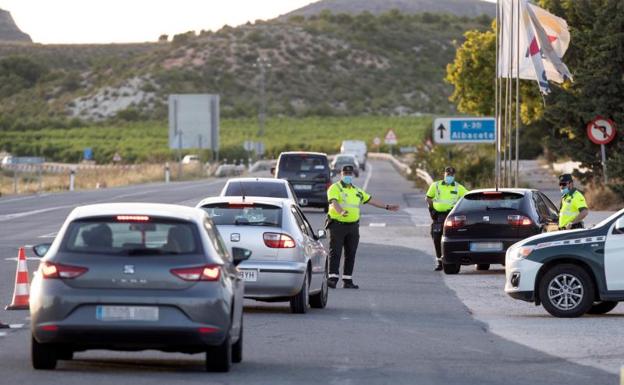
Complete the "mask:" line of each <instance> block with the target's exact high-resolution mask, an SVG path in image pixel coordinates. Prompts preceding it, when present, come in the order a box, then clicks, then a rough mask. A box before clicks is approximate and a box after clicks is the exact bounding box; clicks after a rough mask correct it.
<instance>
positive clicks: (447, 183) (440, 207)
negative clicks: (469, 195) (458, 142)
mask: <svg viewBox="0 0 624 385" xmlns="http://www.w3.org/2000/svg"><path fill="white" fill-rule="evenodd" d="M467 191H468V190H466V188H465V187H464V186H462V185H461V184H459V183H457V182H456V181H455V169H454V168H453V167H446V168H445V169H444V180H439V181H437V182H433V183H432V184H431V186H429V190H427V197H426V200H427V206H428V207H429V214H430V215H431V219H432V220H433V222H432V223H431V238H433V244H434V246H435V252H436V261H437V264H436V267H435V269H434V270H435V271H440V270H442V260H441V258H442V245H441V243H442V230H444V221H445V220H446V216H447V215H448V213H449V212H450V211H451V210H452V209H453V207H455V204H456V203H457V201H458V200H459V199H461V197H463V196H464V195H465V194H466V192H467Z"/></svg>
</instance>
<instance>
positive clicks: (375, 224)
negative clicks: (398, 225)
mask: <svg viewBox="0 0 624 385" xmlns="http://www.w3.org/2000/svg"><path fill="white" fill-rule="evenodd" d="M368 226H370V227H386V224H385V223H374V222H371V223H369V224H368Z"/></svg>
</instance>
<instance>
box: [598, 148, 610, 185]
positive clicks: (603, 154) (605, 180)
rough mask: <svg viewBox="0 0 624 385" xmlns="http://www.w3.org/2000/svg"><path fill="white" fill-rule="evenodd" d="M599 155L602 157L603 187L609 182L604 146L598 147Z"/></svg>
mask: <svg viewBox="0 0 624 385" xmlns="http://www.w3.org/2000/svg"><path fill="white" fill-rule="evenodd" d="M600 153H601V155H602V174H603V175H604V183H605V185H606V184H607V183H608V182H609V179H608V178H607V153H606V151H605V145H604V144H601V145H600Z"/></svg>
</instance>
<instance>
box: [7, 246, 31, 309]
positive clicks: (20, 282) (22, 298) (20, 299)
mask: <svg viewBox="0 0 624 385" xmlns="http://www.w3.org/2000/svg"><path fill="white" fill-rule="evenodd" d="M29 301H30V290H29V287H28V265H27V264H26V252H25V251H24V248H23V247H20V248H19V251H18V253H17V271H16V273H15V289H14V290H13V300H12V301H11V304H10V305H7V306H6V307H5V308H4V309H5V310H28V303H29Z"/></svg>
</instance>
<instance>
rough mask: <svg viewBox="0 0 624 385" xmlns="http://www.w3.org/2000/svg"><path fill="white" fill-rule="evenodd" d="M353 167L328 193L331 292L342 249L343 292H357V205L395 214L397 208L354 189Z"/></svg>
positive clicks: (347, 166) (359, 189) (358, 223)
mask: <svg viewBox="0 0 624 385" xmlns="http://www.w3.org/2000/svg"><path fill="white" fill-rule="evenodd" d="M353 172H354V170H353V166H351V165H345V166H343V167H342V171H341V173H340V180H339V181H338V182H336V183H334V184H332V185H331V187H330V188H329V189H328V190H327V200H328V201H329V212H328V213H327V220H328V221H327V229H328V230H329V278H328V280H327V284H328V286H329V287H331V288H332V289H335V288H336V284H337V283H338V278H339V277H340V275H339V270H340V258H341V256H342V250H343V248H344V253H345V262H344V270H343V274H342V282H343V287H344V288H345V289H359V286H358V285H356V284H355V283H353V267H354V265H355V253H356V251H357V247H358V243H359V241H360V205H363V204H367V203H368V204H370V205H372V206H375V207H378V208H381V209H386V210H389V211H398V210H399V205H395V204H385V203H383V202H381V201H378V200H376V199H373V198H372V197H371V196H370V194H368V193H367V192H366V191H364V190H362V189H361V188H359V187H357V186H354V185H353Z"/></svg>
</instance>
